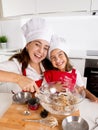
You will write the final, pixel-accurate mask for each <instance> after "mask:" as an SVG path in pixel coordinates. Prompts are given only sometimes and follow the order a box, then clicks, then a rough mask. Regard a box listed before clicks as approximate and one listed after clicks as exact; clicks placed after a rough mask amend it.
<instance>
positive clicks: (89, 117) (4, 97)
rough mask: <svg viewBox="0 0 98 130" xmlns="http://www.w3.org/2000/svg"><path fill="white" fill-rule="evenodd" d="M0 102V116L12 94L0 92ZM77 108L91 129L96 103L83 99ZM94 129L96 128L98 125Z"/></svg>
mask: <svg viewBox="0 0 98 130" xmlns="http://www.w3.org/2000/svg"><path fill="white" fill-rule="evenodd" d="M0 104H1V105H0V117H1V118H2V117H3V115H4V113H5V112H6V111H7V110H8V108H9V107H10V105H11V104H12V94H8V93H0ZM79 110H80V116H81V117H82V118H84V119H85V120H86V121H87V122H88V123H89V127H90V129H91V128H92V127H93V126H94V121H95V118H96V117H98V103H94V102H91V101H89V100H88V99H85V100H84V101H83V102H82V103H81V104H80V105H79ZM95 130H98V127H97V128H96V129H95Z"/></svg>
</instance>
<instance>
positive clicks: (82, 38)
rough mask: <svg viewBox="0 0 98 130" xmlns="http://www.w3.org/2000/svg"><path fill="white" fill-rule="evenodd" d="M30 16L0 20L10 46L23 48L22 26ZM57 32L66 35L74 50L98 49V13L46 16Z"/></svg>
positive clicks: (0, 28) (70, 46) (0, 26)
mask: <svg viewBox="0 0 98 130" xmlns="http://www.w3.org/2000/svg"><path fill="white" fill-rule="evenodd" d="M31 17H32V16H30V17H23V18H21V19H20V18H19V19H18V18H17V19H12V20H6V21H4V20H2V21H0V35H1V34H4V35H7V36H8V38H9V42H8V48H22V47H23V46H24V44H25V40H24V38H23V35H22V32H21V26H22V25H23V24H24V23H25V22H26V21H27V20H28V19H30V18H31ZM44 17H45V19H46V20H47V21H48V22H49V24H51V26H52V27H53V30H54V32H55V33H56V34H59V35H61V36H64V37H65V39H66V41H67V43H68V45H69V48H70V49H72V50H98V36H97V35H98V15H96V16H93V15H81V16H79V15H74V16H71V15H70V16H51V17H50V16H44Z"/></svg>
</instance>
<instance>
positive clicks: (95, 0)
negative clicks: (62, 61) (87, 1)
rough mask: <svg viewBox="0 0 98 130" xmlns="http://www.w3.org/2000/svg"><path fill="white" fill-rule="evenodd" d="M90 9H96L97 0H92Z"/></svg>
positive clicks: (97, 8) (97, 7)
mask: <svg viewBox="0 0 98 130" xmlns="http://www.w3.org/2000/svg"><path fill="white" fill-rule="evenodd" d="M91 11H98V0H92V4H91Z"/></svg>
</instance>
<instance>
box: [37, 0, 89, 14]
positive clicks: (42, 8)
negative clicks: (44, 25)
mask: <svg viewBox="0 0 98 130" xmlns="http://www.w3.org/2000/svg"><path fill="white" fill-rule="evenodd" d="M90 2H91V1H90V0H37V12H38V13H50V12H51V13H55V12H71V11H89V10H90Z"/></svg>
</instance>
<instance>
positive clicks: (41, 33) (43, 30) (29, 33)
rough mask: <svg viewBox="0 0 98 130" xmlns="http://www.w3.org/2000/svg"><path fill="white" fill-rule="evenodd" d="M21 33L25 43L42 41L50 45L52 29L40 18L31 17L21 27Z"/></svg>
mask: <svg viewBox="0 0 98 130" xmlns="http://www.w3.org/2000/svg"><path fill="white" fill-rule="evenodd" d="M22 31H23V34H24V36H25V39H26V43H29V42H31V41H34V40H36V39H43V40H46V41H47V42H49V43H50V40H51V36H52V34H53V32H52V29H51V28H50V26H49V25H48V24H47V22H46V20H45V19H43V18H40V17H33V18H32V19H30V20H29V21H28V22H27V23H25V24H24V25H23V26H22Z"/></svg>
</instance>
